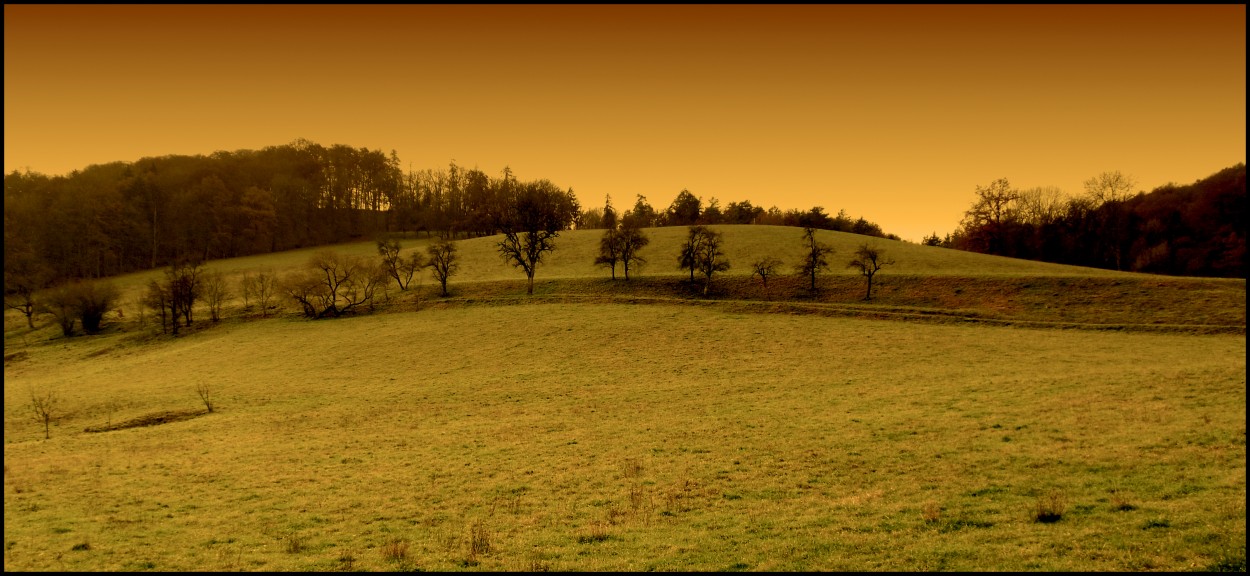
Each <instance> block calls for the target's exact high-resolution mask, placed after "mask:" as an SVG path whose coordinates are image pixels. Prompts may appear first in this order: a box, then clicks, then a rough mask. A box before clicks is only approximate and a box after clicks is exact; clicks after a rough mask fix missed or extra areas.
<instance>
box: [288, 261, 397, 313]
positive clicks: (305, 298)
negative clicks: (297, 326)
mask: <svg viewBox="0 0 1250 576" xmlns="http://www.w3.org/2000/svg"><path fill="white" fill-rule="evenodd" d="M385 282H386V271H385V270H383V269H382V267H381V266H377V265H375V264H373V263H370V262H368V261H366V260H365V259H364V258H362V257H360V256H344V255H342V254H339V253H337V252H334V251H333V250H319V251H317V252H315V253H313V255H312V257H311V258H310V259H309V260H308V267H307V269H305V270H303V271H301V272H296V273H294V274H292V275H291V276H289V277H288V278H287V281H286V282H285V283H284V284H285V288H284V289H285V291H286V293H287V295H289V296H290V297H291V298H292V299H294V300H295V301H296V302H298V303H299V304H300V307H301V308H302V309H303V311H304V315H305V316H308V317H310V318H326V317H328V316H333V317H336V318H337V317H339V316H342V315H343V314H346V313H347V312H350V311H352V310H354V309H355V308H357V307H359V306H363V305H367V306H369V307H372V306H373V295H374V292H375V291H376V290H377V289H378V288H379V287H380V286H381V285H382V284H384V283H385Z"/></svg>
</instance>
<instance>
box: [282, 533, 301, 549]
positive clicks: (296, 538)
mask: <svg viewBox="0 0 1250 576" xmlns="http://www.w3.org/2000/svg"><path fill="white" fill-rule="evenodd" d="M284 544H285V549H286V553H287V554H299V553H300V552H303V551H304V549H305V548H307V545H305V544H304V538H303V537H302V536H300V535H299V534H288V535H287V537H286V540H285V541H284Z"/></svg>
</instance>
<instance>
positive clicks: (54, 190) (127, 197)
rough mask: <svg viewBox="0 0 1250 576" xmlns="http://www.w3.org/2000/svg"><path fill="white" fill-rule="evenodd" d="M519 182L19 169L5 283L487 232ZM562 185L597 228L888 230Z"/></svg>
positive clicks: (253, 154)
mask: <svg viewBox="0 0 1250 576" xmlns="http://www.w3.org/2000/svg"><path fill="white" fill-rule="evenodd" d="M526 186H539V187H541V188H544V189H556V190H558V189H557V188H556V186H555V185H554V184H552V183H551V182H550V181H547V180H537V181H533V182H518V180H517V178H516V176H515V175H513V173H512V171H511V170H510V169H508V168H504V169H503V171H502V173H501V174H499V175H498V176H490V175H488V174H486V173H484V172H482V171H481V170H479V169H477V168H472V169H467V168H464V167H460V166H457V165H456V164H455V163H454V162H453V163H451V164H450V165H449V166H448V167H447V168H445V169H425V170H420V171H413V170H409V171H407V172H404V171H403V170H401V168H400V161H399V158H398V156H397V155H396V154H395V152H391V153H390V154H389V155H388V154H385V153H383V152H381V151H380V150H369V149H367V148H352V147H350V146H345V145H333V146H329V147H325V146H321V145H319V144H316V143H312V142H308V141H306V140H297V141H295V142H293V143H291V144H287V145H281V146H271V147H267V148H264V149H262V150H238V151H235V152H225V151H222V152H216V153H214V154H212V155H209V156H203V155H198V156H163V157H158V158H144V159H141V160H139V161H137V162H133V163H131V162H114V163H109V164H102V165H92V166H88V167H86V168H84V169H82V170H76V171H74V172H72V173H70V174H68V175H66V176H51V177H50V176H47V175H43V174H39V173H33V172H26V173H21V172H17V171H14V172H12V173H10V174H8V175H6V176H5V178H4V252H5V284H6V292H7V291H8V288H9V285H10V284H11V283H13V282H14V281H20V282H21V283H23V284H26V285H28V286H29V285H30V284H31V283H32V279H33V280H35V281H34V282H33V283H34V284H36V285H37V286H36V288H37V287H42V286H49V285H55V284H58V283H62V282H65V281H70V280H75V279H86V278H101V277H106V276H112V275H116V274H122V273H126V272H132V271H136V270H145V269H150V268H157V267H161V266H168V265H172V264H175V263H177V262H184V261H207V260H212V259H217V258H231V257H236V256H245V255H251V254H261V253H267V252H275V251H281V250H289V249H293V248H302V247H309V246H319V245H325V244H332V243H336V242H342V241H347V240H352V239H361V238H374V237H377V236H379V235H385V234H391V233H417V234H421V233H424V234H426V235H432V234H437V235H440V236H447V237H452V238H454V237H472V236H487V235H492V234H495V233H496V232H498V231H499V230H498V222H499V218H498V216H499V215H500V214H501V213H502V212H504V211H505V210H506V209H507V206H508V202H509V201H510V200H511V199H512V197H513V196H514V195H515V191H516V190H519V189H521V188H524V187H526ZM561 192H562V194H564V195H566V196H567V198H568V200H569V201H570V202H571V203H572V217H571V218H570V220H569V226H571V227H574V228H600V227H604V224H605V220H610V219H611V218H613V217H616V218H629V219H630V220H631V221H632V222H634V223H635V224H636V225H638V226H640V227H651V226H680V225H692V224H722V223H725V224H730V223H732V224H752V223H755V224H779V225H793V226H809V227H813V228H823V229H829V230H841V231H847V232H856V233H860V234H867V235H872V236H879V237H891V238H897V236H893V235H887V234H885V233H883V232H882V230H881V227H880V226H878V225H876V224H874V223H871V222H868V221H866V220H864V219H863V218H858V219H855V220H852V219H851V218H849V217H848V216H847V215H846V214H845V212H839V213H838V214H837V215H832V216H831V215H829V214H826V213H825V212H824V209H823V208H821V207H815V208H812V209H810V210H806V211H801V210H788V211H784V212H783V211H781V210H780V209H778V208H776V207H773V208H771V209H767V210H766V209H764V208H762V207H757V206H755V205H753V204H752V203H751V202H750V201H742V202H731V203H729V204H728V205H726V206H721V205H720V204H719V202H718V201H717V200H716V199H715V198H713V199H711V200H710V201H706V202H705V201H704V200H703V199H702V198H699V197H696V196H695V195H694V194H691V193H690V192H689V191H686V190H683V191H681V192H680V193H678V195H677V197H676V198H675V199H674V201H673V203H672V204H671V205H669V206H668V208H667V209H659V210H657V209H656V208H654V207H653V206H652V205H651V204H650V203H649V202H648V201H647V199H646V197H645V196H642V195H638V196H637V197H636V198H633V199H629V200H630V202H631V204H629V205H627V206H624V207H623V209H621V208H616V207H613V206H612V205H611V199H610V198H609V199H605V205H604V206H603V207H601V208H600V207H595V208H590V209H583V208H582V207H581V206H580V205H578V203H577V200H576V198H575V197H574V195H573V191H572V190H571V189H569V190H568V191H567V192H563V191H561ZM605 213H610V214H612V217H609V218H608V219H605V217H604V216H605Z"/></svg>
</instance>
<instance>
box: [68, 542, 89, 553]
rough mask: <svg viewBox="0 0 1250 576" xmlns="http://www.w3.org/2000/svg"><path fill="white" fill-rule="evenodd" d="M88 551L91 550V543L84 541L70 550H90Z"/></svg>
mask: <svg viewBox="0 0 1250 576" xmlns="http://www.w3.org/2000/svg"><path fill="white" fill-rule="evenodd" d="M90 549H91V543H90V542H88V541H86V540H84V541H82V542H79V543H78V544H75V545H74V547H73V548H71V550H75V551H78V550H90Z"/></svg>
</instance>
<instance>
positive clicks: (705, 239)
mask: <svg viewBox="0 0 1250 576" xmlns="http://www.w3.org/2000/svg"><path fill="white" fill-rule="evenodd" d="M723 244H724V238H723V236H721V233H720V232H716V231H713V230H708V229H706V228H705V229H704V231H703V233H702V239H701V240H699V241H698V242H696V248H697V249H696V251H695V253H694V262H695V266H696V267H697V268H698V269H699V273H700V274H703V278H704V283H703V295H704V296H707V295H708V292H710V291H711V289H712V275H713V274H715V273H716V272H723V271H725V270H728V269H729V260H727V259H726V258H725V252H724V251H723V250H722V249H721V247H722V246H723Z"/></svg>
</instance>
